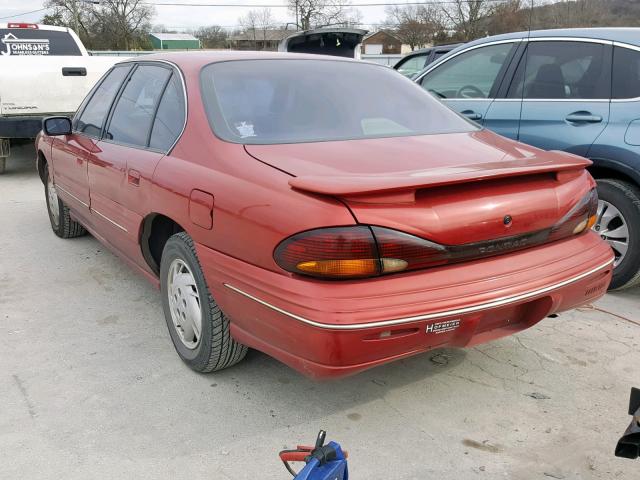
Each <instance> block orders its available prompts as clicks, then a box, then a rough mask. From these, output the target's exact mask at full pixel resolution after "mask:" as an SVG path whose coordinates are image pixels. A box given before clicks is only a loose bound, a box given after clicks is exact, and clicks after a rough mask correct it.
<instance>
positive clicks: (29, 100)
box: [0, 23, 122, 174]
mask: <svg viewBox="0 0 640 480" xmlns="http://www.w3.org/2000/svg"><path fill="white" fill-rule="evenodd" d="M120 60H122V57H92V56H90V55H89V53H87V50H86V49H85V48H84V46H83V45H82V42H81V41H80V39H79V38H78V36H77V35H76V34H75V33H74V32H73V31H72V30H69V29H68V28H63V27H52V26H49V25H37V24H34V23H0V174H1V173H4V170H5V165H6V159H7V157H8V156H9V154H10V146H11V142H12V141H14V140H17V139H24V138H33V137H35V136H36V135H37V134H38V132H39V131H40V129H41V128H42V127H41V125H42V119H43V118H44V117H48V116H50V115H57V114H63V115H70V114H73V113H74V112H75V111H76V109H77V108H78V107H79V106H80V102H82V100H83V98H84V97H85V95H86V94H87V93H88V92H89V90H90V89H91V87H92V86H93V84H94V83H95V82H96V81H97V80H98V79H99V78H100V77H101V76H102V74H103V73H104V72H105V71H107V70H108V69H109V68H110V67H111V66H112V65H113V64H114V63H116V62H117V61H120Z"/></svg>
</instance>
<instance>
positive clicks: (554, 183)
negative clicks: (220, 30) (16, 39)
mask: <svg viewBox="0 0 640 480" xmlns="http://www.w3.org/2000/svg"><path fill="white" fill-rule="evenodd" d="M36 143H37V152H38V158H37V163H38V170H39V172H40V176H41V178H42V180H43V182H44V185H45V192H46V199H47V206H48V210H49V217H50V220H51V226H52V228H53V230H54V232H55V233H56V234H57V235H58V236H59V237H63V238H70V237H75V236H78V235H82V234H84V233H85V232H86V231H89V232H90V233H92V234H93V235H94V236H95V237H96V238H98V239H99V240H100V241H101V242H103V243H104V244H106V245H107V246H109V247H110V248H111V249H113V250H114V251H115V252H116V253H118V254H119V255H120V256H121V257H122V258H123V259H124V260H126V261H127V262H128V263H129V264H130V265H131V266H132V267H133V268H134V269H136V270H138V271H139V272H141V273H142V274H143V275H145V276H146V277H147V278H148V279H149V280H150V281H151V282H153V283H154V284H155V285H157V286H159V288H160V290H161V292H162V302H163V307H164V313H165V317H166V321H167V325H168V327H169V332H170V334H171V339H172V340H173V343H174V345H175V348H176V350H177V351H178V354H179V355H180V357H181V358H182V359H183V360H184V361H185V362H186V363H187V364H188V365H189V366H190V367H191V368H193V369H194V370H197V371H200V372H210V371H213V370H219V369H222V368H225V367H228V366H230V365H233V364H235V363H236V362H238V361H240V360H241V359H242V358H243V357H244V355H245V353H246V351H247V347H251V348H256V349H258V350H261V351H263V352H266V353H267V354H269V355H271V356H273V357H275V358H277V359H279V360H281V361H282V362H284V363H286V364H287V365H290V366H291V367H293V368H295V369H297V370H299V371H300V372H303V373H304V374H307V375H311V376H314V377H338V376H343V375H346V374H351V373H355V372H358V371H361V370H364V369H367V368H370V367H373V366H375V365H379V364H382V363H385V362H389V361H392V360H396V359H399V358H403V357H406V356H409V355H414V354H416V353H419V352H424V351H426V350H429V349H432V348H434V347H443V346H456V347H462V346H467V345H474V344H477V343H480V342H486V341H488V340H492V339H495V338H499V337H502V336H504V335H509V334H512V333H514V332H517V331H519V330H523V329H525V328H528V327H530V326H532V325H534V324H536V323H537V322H539V321H540V320H542V319H543V318H545V317H546V316H548V315H551V314H553V313H557V312H561V311H563V310H567V309H571V308H575V307H577V306H580V305H583V304H584V303H586V302H591V301H593V300H595V299H596V298H598V297H600V296H601V295H602V294H604V292H605V291H606V289H607V285H608V284H609V281H610V279H611V271H612V260H613V254H612V251H611V249H610V248H609V247H608V245H607V244H606V243H605V242H603V241H602V240H601V239H600V237H599V236H598V235H597V234H595V233H592V232H591V230H590V227H591V225H593V223H594V222H595V220H596V218H595V215H596V207H597V197H596V194H595V190H594V188H595V184H594V181H593V179H592V178H591V176H590V175H589V174H588V173H587V171H586V170H585V167H587V166H588V165H589V164H590V162H589V161H588V160H585V159H583V158H580V157H576V156H573V155H570V154H566V153H560V152H545V151H542V150H538V149H536V148H533V147H529V146H526V145H522V144H520V143H517V142H514V141H511V140H507V139H505V138H502V137H500V136H498V135H496V134H493V133H491V132H489V131H487V130H483V129H481V128H479V127H478V126H477V125H475V124H473V123H470V122H468V121H467V120H465V119H463V118H461V117H460V116H458V115H457V114H456V113H454V112H452V111H451V110H449V109H448V108H446V107H445V106H443V105H442V104H440V103H439V102H438V101H437V100H435V99H434V98H433V97H431V95H429V94H428V93H426V92H425V91H423V90H422V89H421V88H420V87H419V86H417V85H415V84H413V83H412V82H411V81H409V80H407V79H405V78H403V77H402V76H400V75H398V74H397V73H396V72H394V71H393V70H391V69H388V68H386V67H382V66H378V65H372V64H366V63H361V62H356V61H353V60H346V59H340V58H337V57H321V56H306V55H294V54H275V53H274V54H261V53H237V52H230V53H190V54H184V53H176V54H162V55H151V56H146V57H144V58H140V59H135V60H128V61H124V62H122V63H119V64H117V65H116V66H115V67H114V68H112V69H111V70H110V71H109V72H107V74H105V76H104V77H103V78H102V79H101V80H100V82H99V83H98V84H97V85H96V86H95V87H94V89H93V91H92V92H91V93H90V94H89V95H88V96H87V98H86V99H85V101H84V102H83V104H82V105H81V106H80V108H79V110H78V112H77V114H76V115H75V117H74V118H73V119H68V118H64V117H52V118H49V119H47V120H46V121H45V123H44V133H42V134H40V136H39V137H38V139H37V142H36Z"/></svg>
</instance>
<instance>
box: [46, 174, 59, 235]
mask: <svg viewBox="0 0 640 480" xmlns="http://www.w3.org/2000/svg"><path fill="white" fill-rule="evenodd" d="M47 197H48V199H49V212H50V213H51V218H52V219H53V223H54V224H55V225H58V222H59V221H60V205H59V204H58V194H57V193H56V187H55V185H54V184H53V180H51V178H49V181H48V182H47Z"/></svg>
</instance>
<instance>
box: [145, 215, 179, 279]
mask: <svg viewBox="0 0 640 480" xmlns="http://www.w3.org/2000/svg"><path fill="white" fill-rule="evenodd" d="M184 231H185V230H184V228H182V227H181V226H180V224H178V223H177V222H175V221H174V220H172V219H171V218H169V217H167V216H165V215H162V214H159V213H152V214H151V215H147V217H146V218H145V219H144V221H143V223H142V235H141V237H140V246H141V248H142V256H143V257H144V259H145V260H146V261H147V264H148V265H149V267H151V270H153V271H154V272H155V273H156V274H159V273H160V260H161V259H162V251H163V250H164V246H165V244H166V243H167V240H169V239H170V238H171V236H172V235H175V234H176V233H179V232H184Z"/></svg>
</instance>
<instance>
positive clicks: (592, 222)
mask: <svg viewBox="0 0 640 480" xmlns="http://www.w3.org/2000/svg"><path fill="white" fill-rule="evenodd" d="M597 219H598V217H597V216H596V215H591V216H590V217H589V221H588V222H587V228H591V227H593V226H594V225H595V224H596V220H597Z"/></svg>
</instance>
